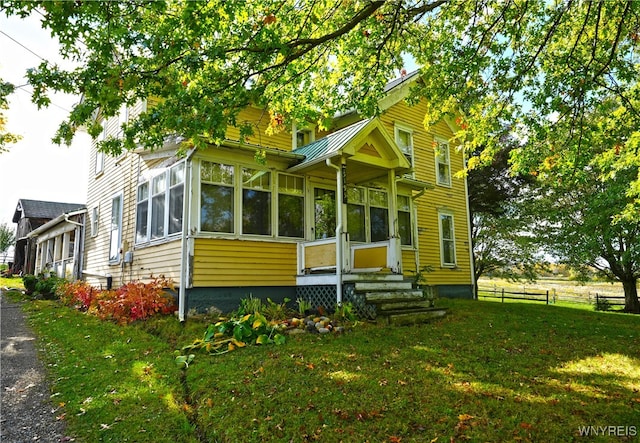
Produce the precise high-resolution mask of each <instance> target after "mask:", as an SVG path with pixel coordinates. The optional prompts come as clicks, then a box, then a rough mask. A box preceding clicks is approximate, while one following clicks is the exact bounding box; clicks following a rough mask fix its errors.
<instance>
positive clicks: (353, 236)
mask: <svg viewBox="0 0 640 443" xmlns="http://www.w3.org/2000/svg"><path fill="white" fill-rule="evenodd" d="M347 202H348V203H347V230H348V231H349V240H351V241H355V242H364V241H367V230H366V226H367V225H366V223H367V222H366V215H365V214H366V206H365V203H366V201H365V189H364V188H355V187H349V188H347Z"/></svg>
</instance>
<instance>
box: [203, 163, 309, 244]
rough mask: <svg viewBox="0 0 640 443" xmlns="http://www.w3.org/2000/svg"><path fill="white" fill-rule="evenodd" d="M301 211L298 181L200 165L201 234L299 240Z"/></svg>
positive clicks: (301, 191)
mask: <svg viewBox="0 0 640 443" xmlns="http://www.w3.org/2000/svg"><path fill="white" fill-rule="evenodd" d="M274 206H275V207H274ZM304 210H305V208H304V179H303V178H302V177H298V176H295V175H289V174H275V173H273V172H271V171H268V170H264V169H257V168H252V167H249V166H240V165H231V164H223V163H216V162H210V161H203V162H202V163H201V166H200V230H201V231H202V232H216V233H227V234H236V235H240V234H242V235H262V236H270V237H274V236H279V237H290V238H303V237H304V232H305V231H304V228H305V224H304ZM274 217H277V219H274Z"/></svg>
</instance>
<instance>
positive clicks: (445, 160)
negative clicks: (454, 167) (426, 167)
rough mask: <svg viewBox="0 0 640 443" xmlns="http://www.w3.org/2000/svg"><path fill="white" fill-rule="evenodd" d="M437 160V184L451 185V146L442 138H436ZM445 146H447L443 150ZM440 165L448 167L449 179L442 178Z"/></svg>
mask: <svg viewBox="0 0 640 443" xmlns="http://www.w3.org/2000/svg"><path fill="white" fill-rule="evenodd" d="M434 145H435V146H434V151H435V162H436V171H435V172H436V184H437V185H439V186H447V187H451V146H450V145H449V142H448V141H447V140H445V139H442V138H435V140H434ZM443 148H446V149H444V150H443ZM440 165H445V166H446V168H447V171H448V173H447V180H446V181H445V180H441V178H440Z"/></svg>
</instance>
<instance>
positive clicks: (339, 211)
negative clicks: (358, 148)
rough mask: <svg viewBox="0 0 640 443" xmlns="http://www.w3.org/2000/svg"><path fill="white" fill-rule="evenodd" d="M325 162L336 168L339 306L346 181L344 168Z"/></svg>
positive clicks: (340, 298) (339, 299)
mask: <svg viewBox="0 0 640 443" xmlns="http://www.w3.org/2000/svg"><path fill="white" fill-rule="evenodd" d="M325 163H326V164H327V166H328V167H330V168H333V169H335V170H336V206H337V208H336V218H337V219H338V223H336V302H337V304H338V306H340V305H342V261H343V259H342V257H343V251H342V202H343V199H342V191H343V187H344V183H342V169H341V167H340V166H336V165H334V164H333V163H331V160H330V159H326V161H325Z"/></svg>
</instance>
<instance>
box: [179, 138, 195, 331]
mask: <svg viewBox="0 0 640 443" xmlns="http://www.w3.org/2000/svg"><path fill="white" fill-rule="evenodd" d="M195 152H196V151H195V149H192V150H191V151H189V153H188V154H187V157H186V159H185V165H184V166H185V171H184V197H183V199H182V238H181V240H180V241H181V243H180V246H181V248H180V285H179V288H178V319H179V320H180V321H181V322H184V321H186V319H187V313H186V310H187V280H188V279H189V272H190V271H189V226H190V225H191V176H192V165H193V163H192V162H191V158H192V157H193V154H195Z"/></svg>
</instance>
